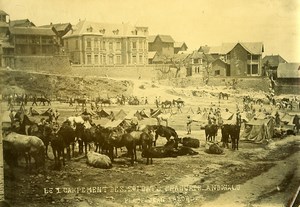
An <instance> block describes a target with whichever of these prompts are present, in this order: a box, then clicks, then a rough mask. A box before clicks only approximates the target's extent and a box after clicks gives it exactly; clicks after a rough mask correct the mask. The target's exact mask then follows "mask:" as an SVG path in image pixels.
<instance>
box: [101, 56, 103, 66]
mask: <svg viewBox="0 0 300 207" xmlns="http://www.w3.org/2000/svg"><path fill="white" fill-rule="evenodd" d="M102 63H103V61H102V55H100V65H102Z"/></svg>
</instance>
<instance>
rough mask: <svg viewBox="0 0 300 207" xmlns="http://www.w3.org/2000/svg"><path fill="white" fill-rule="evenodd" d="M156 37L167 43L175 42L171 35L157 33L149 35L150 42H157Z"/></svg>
mask: <svg viewBox="0 0 300 207" xmlns="http://www.w3.org/2000/svg"><path fill="white" fill-rule="evenodd" d="M156 38H160V40H161V41H162V42H167V43H174V42H175V41H174V40H173V38H172V37H171V36H170V35H155V36H149V37H148V42H149V43H153V42H155V40H156Z"/></svg>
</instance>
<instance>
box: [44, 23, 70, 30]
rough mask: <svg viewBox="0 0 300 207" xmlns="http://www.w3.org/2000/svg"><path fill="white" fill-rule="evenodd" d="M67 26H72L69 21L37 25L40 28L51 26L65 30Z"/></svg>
mask: <svg viewBox="0 0 300 207" xmlns="http://www.w3.org/2000/svg"><path fill="white" fill-rule="evenodd" d="M69 26H72V25H71V24H70V23H58V24H49V25H43V26H39V27H40V28H52V27H54V28H55V30H56V31H58V32H60V31H65V30H66V29H67V28H68V27H69Z"/></svg>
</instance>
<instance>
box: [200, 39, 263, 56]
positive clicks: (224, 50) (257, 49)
mask: <svg viewBox="0 0 300 207" xmlns="http://www.w3.org/2000/svg"><path fill="white" fill-rule="evenodd" d="M238 44H240V45H241V46H242V47H243V48H244V49H245V50H247V51H248V52H249V53H250V54H257V55H259V54H262V53H263V52H264V45H263V43H262V42H238V43H222V45H221V46H216V47H210V48H209V54H224V55H225V54H228V53H229V52H230V51H231V50H232V49H233V48H234V47H235V46H237V45H238ZM205 49H206V50H207V48H205Z"/></svg>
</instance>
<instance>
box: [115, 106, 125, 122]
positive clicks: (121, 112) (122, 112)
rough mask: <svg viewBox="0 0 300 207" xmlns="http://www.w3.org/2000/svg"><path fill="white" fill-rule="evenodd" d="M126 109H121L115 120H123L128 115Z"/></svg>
mask: <svg viewBox="0 0 300 207" xmlns="http://www.w3.org/2000/svg"><path fill="white" fill-rule="evenodd" d="M126 115H127V114H126V113H125V111H123V109H121V110H120V111H119V112H118V113H117V114H116V115H115V120H123V119H124V118H125V117H126Z"/></svg>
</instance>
